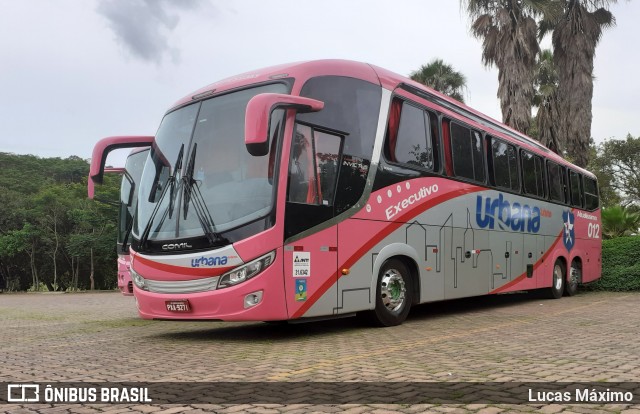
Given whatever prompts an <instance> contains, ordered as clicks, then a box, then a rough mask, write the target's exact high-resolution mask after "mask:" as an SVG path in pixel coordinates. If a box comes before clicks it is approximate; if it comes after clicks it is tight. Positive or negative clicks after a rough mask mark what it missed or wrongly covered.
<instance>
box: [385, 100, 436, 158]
mask: <svg viewBox="0 0 640 414" xmlns="http://www.w3.org/2000/svg"><path fill="white" fill-rule="evenodd" d="M429 131H430V128H429V118H428V117H426V116H425V113H424V111H423V110H422V109H420V108H417V107H415V106H413V105H410V104H408V103H406V102H405V103H403V105H402V115H401V116H400V126H399V127H398V134H397V137H396V139H395V141H394V140H393V139H392V138H393V137H392V136H390V137H389V138H390V139H389V141H388V146H389V148H388V153H389V155H390V156H391V159H390V161H394V162H399V163H403V164H409V165H416V166H418V167H422V168H425V169H428V170H433V149H432V145H431V136H430V134H429Z"/></svg>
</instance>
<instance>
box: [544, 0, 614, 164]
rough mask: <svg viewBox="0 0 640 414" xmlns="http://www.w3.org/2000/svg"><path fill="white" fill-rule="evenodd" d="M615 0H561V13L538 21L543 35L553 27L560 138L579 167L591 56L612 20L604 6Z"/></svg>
mask: <svg viewBox="0 0 640 414" xmlns="http://www.w3.org/2000/svg"><path fill="white" fill-rule="evenodd" d="M615 2H616V0H561V1H560V3H561V4H562V5H563V8H564V14H563V15H562V16H561V17H560V18H558V19H545V20H543V22H541V24H540V33H539V36H540V38H542V37H543V36H544V35H545V34H546V33H548V32H549V31H550V30H553V36H552V43H553V61H554V63H555V66H556V68H558V94H557V97H558V108H559V111H560V119H559V122H557V126H558V133H559V140H560V142H564V143H566V146H567V153H568V155H569V156H571V157H572V158H573V159H574V160H575V161H574V162H575V163H576V164H577V165H579V166H581V167H585V166H586V165H587V163H588V162H589V139H590V138H591V119H592V115H591V99H592V97H593V59H594V56H595V49H596V46H597V45H598V42H599V41H600V38H601V37H602V30H603V29H605V28H608V27H611V26H613V25H614V24H615V19H614V17H613V15H612V14H611V12H610V11H609V10H608V9H607V7H608V6H609V4H611V3H615Z"/></svg>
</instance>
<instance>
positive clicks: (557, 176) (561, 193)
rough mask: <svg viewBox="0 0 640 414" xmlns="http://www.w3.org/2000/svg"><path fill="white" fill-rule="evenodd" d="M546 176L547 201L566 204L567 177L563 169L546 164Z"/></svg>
mask: <svg viewBox="0 0 640 414" xmlns="http://www.w3.org/2000/svg"><path fill="white" fill-rule="evenodd" d="M547 175H548V177H549V199H551V201H558V202H560V203H566V202H567V196H566V188H567V175H566V171H565V168H564V167H562V166H560V165H558V164H556V163H555V162H550V161H549V162H548V163H547Z"/></svg>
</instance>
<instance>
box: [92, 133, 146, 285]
mask: <svg viewBox="0 0 640 414" xmlns="http://www.w3.org/2000/svg"><path fill="white" fill-rule="evenodd" d="M152 139H153V137H151V139H150V141H151V140H152ZM110 140H111V138H105V140H103V141H99V142H98V144H96V147H97V148H98V151H101V150H100V148H102V147H103V146H104V145H105V144H107V143H108V142H110ZM147 155H149V147H141V148H135V149H133V150H132V151H131V153H129V155H128V156H127V160H126V162H125V165H124V168H105V169H104V172H105V173H119V174H122V179H121V182H120V200H119V202H118V238H117V242H116V251H117V253H118V289H119V290H120V292H122V294H123V295H124V296H133V282H132V281H131V274H130V272H129V268H130V264H131V263H130V262H131V260H130V258H129V241H130V239H129V234H130V232H131V226H132V225H133V213H134V210H135V203H136V202H137V195H138V183H140V177H141V176H142V169H143V167H144V163H145V161H146V159H147ZM89 181H90V182H91V180H89ZM90 188H91V183H90ZM94 196H95V194H94V191H93V188H91V190H90V191H89V198H92V199H94V198H95V197H94Z"/></svg>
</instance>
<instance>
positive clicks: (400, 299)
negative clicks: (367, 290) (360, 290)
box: [370, 259, 413, 326]
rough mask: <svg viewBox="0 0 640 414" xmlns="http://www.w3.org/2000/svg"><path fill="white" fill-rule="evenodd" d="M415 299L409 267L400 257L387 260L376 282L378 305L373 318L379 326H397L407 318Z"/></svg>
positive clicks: (373, 312) (372, 313) (372, 315)
mask: <svg viewBox="0 0 640 414" xmlns="http://www.w3.org/2000/svg"><path fill="white" fill-rule="evenodd" d="M412 301H413V280H412V278H411V274H410V272H409V268H408V267H407V266H406V265H405V264H404V263H403V262H402V261H401V260H398V259H389V260H387V261H386V262H385V263H384V264H383V265H382V267H381V268H380V273H379V274H378V282H377V283H376V307H375V309H374V310H373V311H372V312H371V315H370V316H371V320H372V322H373V323H374V324H375V325H377V326H396V325H400V324H401V323H402V322H404V320H405V319H407V315H408V314H409V310H410V309H411V304H412Z"/></svg>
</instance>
